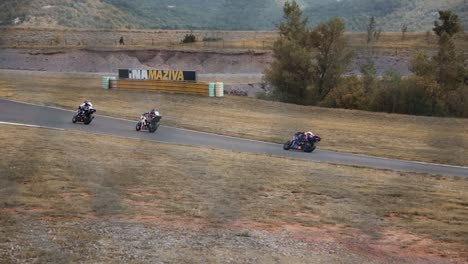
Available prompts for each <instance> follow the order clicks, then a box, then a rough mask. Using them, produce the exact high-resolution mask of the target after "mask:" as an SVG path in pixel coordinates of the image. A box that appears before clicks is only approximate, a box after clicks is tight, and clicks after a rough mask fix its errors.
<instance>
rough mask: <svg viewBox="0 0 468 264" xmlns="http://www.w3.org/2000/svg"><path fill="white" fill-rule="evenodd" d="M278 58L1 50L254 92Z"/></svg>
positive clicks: (21, 64)
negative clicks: (189, 73)
mask: <svg viewBox="0 0 468 264" xmlns="http://www.w3.org/2000/svg"><path fill="white" fill-rule="evenodd" d="M272 61H273V55H272V52H271V51H236V52H234V51H228V52H227V51H225V52H219V51H218V52H215V51H194V50H190V51H188V50H185V51H174V50H157V49H154V50H99V49H72V50H64V49H57V50H47V51H43V50H42V51H41V50H26V49H2V50H0V68H2V69H21V70H39V71H57V72H98V73H108V74H109V73H111V74H117V71H118V69H122V68H133V69H146V68H156V69H169V70H193V71H196V72H197V73H199V77H200V80H202V81H222V82H225V83H226V86H225V87H226V90H227V92H228V93H230V92H232V93H234V94H239V95H249V96H253V95H255V93H256V92H257V91H259V90H261V89H262V88H261V87H262V86H261V85H260V83H261V82H262V77H263V72H264V71H265V69H266V68H267V67H268V65H270V64H271V62H272ZM365 61H366V56H363V55H360V56H357V57H356V58H355V59H354V62H353V64H352V67H351V69H350V70H349V73H353V74H359V68H360V66H359V65H360V64H362V63H363V62H365ZM374 61H375V64H376V68H377V72H378V74H383V73H384V72H385V71H387V70H389V69H394V70H396V71H398V72H400V73H401V74H402V75H408V74H410V73H409V71H408V66H407V64H408V58H407V57H398V56H383V55H382V56H376V57H374Z"/></svg>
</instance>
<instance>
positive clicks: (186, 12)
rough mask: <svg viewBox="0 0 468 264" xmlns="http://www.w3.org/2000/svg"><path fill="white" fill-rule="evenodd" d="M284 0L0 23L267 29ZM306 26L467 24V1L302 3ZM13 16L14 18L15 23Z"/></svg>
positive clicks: (59, 12) (179, 2)
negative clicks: (455, 17)
mask: <svg viewBox="0 0 468 264" xmlns="http://www.w3.org/2000/svg"><path fill="white" fill-rule="evenodd" d="M284 2H285V1H284V0H255V1H247V0H238V1H229V0H218V1H211V0H171V1H168V0H140V1H127V0H37V1H27V0H4V1H2V3H0V25H14V24H26V25H33V26H44V25H58V26H64V27H89V28H125V27H127V28H131V27H133V28H163V29H180V28H184V29H219V30H240V29H242V30H271V29H274V28H275V25H276V24H277V23H278V22H279V21H280V19H281V11H282V6H283V4H284ZM298 3H299V5H300V6H301V8H302V9H303V10H304V14H305V15H306V16H307V17H308V18H309V22H310V26H314V25H317V24H318V23H320V22H322V21H325V20H328V19H330V18H332V17H335V16H338V17H342V18H343V19H344V21H345V23H346V25H347V28H348V30H351V31H365V28H366V24H367V21H368V19H369V17H371V16H375V17H376V20H377V22H378V26H379V27H381V28H382V29H383V30H384V31H399V30H400V28H401V24H402V23H407V24H408V29H409V31H426V30H430V28H431V26H432V23H433V21H434V20H436V19H437V11H438V10H440V9H444V10H452V11H455V12H457V13H458V14H460V17H461V18H462V21H463V23H464V25H465V28H466V25H468V7H467V5H466V0H444V1H437V0H425V1H421V0H409V1H403V0H393V1H386V0H340V1H336V0H301V1H298ZM17 18H18V19H17Z"/></svg>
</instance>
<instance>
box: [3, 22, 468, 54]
mask: <svg viewBox="0 0 468 264" xmlns="http://www.w3.org/2000/svg"><path fill="white" fill-rule="evenodd" d="M0 30H3V32H4V34H7V35H10V36H13V37H11V38H9V39H8V40H5V41H4V42H5V43H4V44H3V47H15V48H41V49H49V48H52V49H55V48H59V47H60V48H71V47H74V48H92V47H94V48H111V49H120V48H122V46H120V45H119V44H118V41H117V40H118V38H119V37H120V36H125V40H126V44H125V47H124V48H125V49H129V48H130V49H148V48H165V49H176V50H178V49H197V50H206V49H208V50H226V49H271V48H272V47H273V43H274V41H275V39H276V36H277V34H276V33H275V32H273V31H205V30H200V31H199V30H195V31H193V32H192V33H193V34H195V35H196V36H197V39H198V41H197V42H196V43H189V44H183V43H181V40H182V39H183V37H184V36H185V34H188V33H190V32H191V31H188V30H108V29H71V28H68V29H60V28H28V27H14V28H5V27H3V28H2V27H0ZM51 36H54V38H52V39H51ZM204 37H208V38H210V37H211V38H213V37H215V38H220V41H216V42H204V41H201V40H202V39H203V38H204ZM346 37H347V39H348V41H349V44H350V45H351V47H353V48H354V49H356V50H358V52H359V53H368V52H372V53H376V54H381V55H395V56H407V55H408V54H410V53H411V52H415V51H421V50H426V51H429V50H434V49H435V48H436V47H437V38H436V36H435V35H434V33H433V32H431V34H430V36H427V35H426V33H424V32H408V33H407V34H406V37H405V39H402V35H401V33H399V32H383V33H382V34H381V37H380V39H379V40H378V41H374V42H372V43H371V44H370V45H368V44H367V35H366V33H359V32H348V33H346ZM83 42H85V43H87V44H83ZM77 43H80V44H79V45H77ZM456 43H457V45H458V46H459V47H461V48H463V47H466V46H467V45H468V44H467V43H468V33H460V34H458V35H457V37H456Z"/></svg>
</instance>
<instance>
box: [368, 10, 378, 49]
mask: <svg viewBox="0 0 468 264" xmlns="http://www.w3.org/2000/svg"><path fill="white" fill-rule="evenodd" d="M376 29H377V23H376V22H375V17H373V16H372V17H371V18H370V19H369V24H368V25H367V44H369V43H370V42H372V41H373V40H374V35H375V32H376Z"/></svg>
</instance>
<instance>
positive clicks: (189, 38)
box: [182, 33, 197, 43]
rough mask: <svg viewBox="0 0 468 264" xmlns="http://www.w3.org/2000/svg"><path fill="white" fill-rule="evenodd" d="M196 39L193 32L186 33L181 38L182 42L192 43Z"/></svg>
mask: <svg viewBox="0 0 468 264" xmlns="http://www.w3.org/2000/svg"><path fill="white" fill-rule="evenodd" d="M196 41H197V38H196V37H195V35H194V34H192V33H190V34H186V35H185V37H184V39H183V40H182V43H194V42H196Z"/></svg>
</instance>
